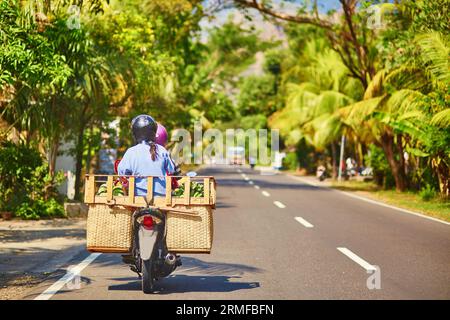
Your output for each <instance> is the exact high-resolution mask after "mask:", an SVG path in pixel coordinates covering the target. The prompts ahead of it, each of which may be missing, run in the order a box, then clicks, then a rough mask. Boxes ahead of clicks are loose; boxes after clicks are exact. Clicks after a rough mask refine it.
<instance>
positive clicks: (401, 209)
mask: <svg viewBox="0 0 450 320" xmlns="http://www.w3.org/2000/svg"><path fill="white" fill-rule="evenodd" d="M290 177H291V178H293V179H294V180H299V181H301V182H303V183H306V184H309V185H310V186H314V187H317V188H327V189H330V190H332V191H335V192H339V193H342V194H344V195H346V196H348V197H352V198H355V199H359V200H362V201H365V202H369V203H372V204H376V205H379V206H382V207H386V208H390V209H393V210H397V211H400V212H403V213H408V214H412V215H414V216H418V217H421V218H424V219H428V220H432V221H435V222H440V223H443V224H446V225H449V226H450V222H447V221H444V220H440V219H437V218H433V217H429V216H426V215H424V214H422V213H418V212H414V211H411V210H408V209H403V208H399V207H395V206H391V205H389V204H386V203H383V202H379V201H376V200H372V199H369V198H365V197H361V196H357V195H356V194H352V193H349V192H346V191H342V190H337V189H333V188H330V187H327V186H320V185H317V184H315V183H312V182H310V181H308V180H305V179H302V178H299V177H292V176H290Z"/></svg>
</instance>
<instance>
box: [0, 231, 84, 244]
mask: <svg viewBox="0 0 450 320" xmlns="http://www.w3.org/2000/svg"><path fill="white" fill-rule="evenodd" d="M52 238H70V239H85V238H86V230H84V229H57V230H1V231H0V241H1V242H2V243H7V242H27V241H36V240H37V241H42V240H48V239H52Z"/></svg>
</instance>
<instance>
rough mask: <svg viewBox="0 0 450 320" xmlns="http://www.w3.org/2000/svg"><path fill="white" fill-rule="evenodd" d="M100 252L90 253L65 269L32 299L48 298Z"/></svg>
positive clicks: (78, 273)
mask: <svg viewBox="0 0 450 320" xmlns="http://www.w3.org/2000/svg"><path fill="white" fill-rule="evenodd" d="M99 255H101V253H91V254H90V255H89V256H88V257H87V258H86V259H84V260H83V261H81V262H80V264H78V265H77V266H75V267H73V268H71V269H69V270H67V273H66V274H65V275H64V276H63V277H62V278H61V279H59V280H58V281H56V282H55V283H54V284H52V285H51V286H50V287H48V288H47V289H46V290H45V291H44V292H42V293H41V294H40V295H38V296H37V297H36V298H34V300H48V299H50V298H51V297H52V296H53V295H54V294H56V293H57V292H58V291H59V290H61V289H62V288H63V287H64V286H65V285H66V284H67V283H68V282H69V281H72V279H73V278H75V277H76V276H78V275H80V273H81V271H83V269H84V268H86V267H87V266H88V265H89V264H90V263H91V262H92V261H94V260H95V259H97V257H98V256H99Z"/></svg>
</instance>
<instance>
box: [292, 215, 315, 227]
mask: <svg viewBox="0 0 450 320" xmlns="http://www.w3.org/2000/svg"><path fill="white" fill-rule="evenodd" d="M295 220H297V221H298V222H300V223H301V224H302V225H303V226H304V227H305V228H313V227H314V226H313V225H312V224H311V223H309V222H308V221H306V220H305V219H303V218H302V217H295Z"/></svg>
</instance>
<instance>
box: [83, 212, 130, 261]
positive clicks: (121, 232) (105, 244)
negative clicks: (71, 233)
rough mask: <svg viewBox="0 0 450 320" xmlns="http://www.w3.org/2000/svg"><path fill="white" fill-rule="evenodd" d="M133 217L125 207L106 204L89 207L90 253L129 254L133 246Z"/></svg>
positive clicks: (88, 242) (88, 240)
mask: <svg viewBox="0 0 450 320" xmlns="http://www.w3.org/2000/svg"><path fill="white" fill-rule="evenodd" d="M132 215H133V213H132V212H131V211H130V210H128V209H125V208H124V207H120V206H115V207H110V206H107V205H104V204H94V205H90V206H89V211H88V218H87V232H86V233H87V250H88V251H90V252H105V253H108V252H111V253H128V252H130V251H131V245H132V232H133V226H132Z"/></svg>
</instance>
